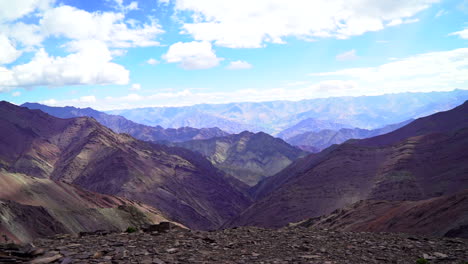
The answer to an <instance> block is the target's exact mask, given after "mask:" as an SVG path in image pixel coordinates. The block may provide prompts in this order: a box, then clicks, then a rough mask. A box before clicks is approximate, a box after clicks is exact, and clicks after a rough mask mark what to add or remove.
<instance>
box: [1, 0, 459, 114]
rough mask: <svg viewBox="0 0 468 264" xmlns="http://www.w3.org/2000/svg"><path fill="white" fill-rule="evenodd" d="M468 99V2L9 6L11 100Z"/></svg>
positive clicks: (35, 0)
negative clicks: (411, 95) (423, 95)
mask: <svg viewBox="0 0 468 264" xmlns="http://www.w3.org/2000/svg"><path fill="white" fill-rule="evenodd" d="M453 89H468V0H379V1H375V0H159V1H158V0H136V1H135V0H15V1H11V0H0V100H8V101H10V102H14V103H17V104H21V103H24V102H41V103H45V104H48V105H57V106H63V105H74V106H78V107H87V106H90V107H93V108H96V109H101V110H107V109H118V108H134V107H142V106H173V105H191V104H196V103H224V102H233V101H234V102H235V101H266V100H279V99H281V100H300V99H305V98H317V97H329V96H348V95H351V96H357V95H376V94H383V93H396V92H407V91H409V92H420V91H447V90H453Z"/></svg>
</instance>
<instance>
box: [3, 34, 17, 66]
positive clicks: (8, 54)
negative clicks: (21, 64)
mask: <svg viewBox="0 0 468 264" xmlns="http://www.w3.org/2000/svg"><path fill="white" fill-rule="evenodd" d="M21 53H22V52H21V51H19V50H17V49H16V48H15V46H13V43H11V41H10V40H9V39H8V38H7V37H6V36H5V35H2V34H0V65H1V64H8V63H11V62H14V61H15V60H16V59H17V58H18V57H19V56H21Z"/></svg>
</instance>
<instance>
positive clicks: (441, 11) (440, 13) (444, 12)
mask: <svg viewBox="0 0 468 264" xmlns="http://www.w3.org/2000/svg"><path fill="white" fill-rule="evenodd" d="M446 14H448V11H446V10H444V9H441V10H439V12H437V14H436V15H435V17H441V16H443V15H446Z"/></svg>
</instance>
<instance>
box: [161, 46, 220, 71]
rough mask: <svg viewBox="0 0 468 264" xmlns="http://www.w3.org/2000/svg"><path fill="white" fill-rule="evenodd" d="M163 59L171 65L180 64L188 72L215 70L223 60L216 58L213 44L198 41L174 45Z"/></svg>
mask: <svg viewBox="0 0 468 264" xmlns="http://www.w3.org/2000/svg"><path fill="white" fill-rule="evenodd" d="M162 58H163V59H164V60H165V61H167V62H169V63H179V65H180V67H182V68H183V69H186V70H196V69H197V70H198V69H209V68H213V67H216V66H218V65H219V62H220V61H221V60H223V59H222V58H218V57H216V54H215V52H214V50H213V49H212V47H211V43H209V42H198V41H192V42H186V43H183V42H177V43H175V44H172V45H171V46H170V47H169V50H168V51H167V53H166V54H164V55H163V56H162Z"/></svg>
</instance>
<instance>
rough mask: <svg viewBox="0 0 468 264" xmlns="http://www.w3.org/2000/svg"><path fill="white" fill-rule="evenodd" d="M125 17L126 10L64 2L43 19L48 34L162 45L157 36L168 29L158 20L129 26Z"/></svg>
mask: <svg viewBox="0 0 468 264" xmlns="http://www.w3.org/2000/svg"><path fill="white" fill-rule="evenodd" d="M124 18H125V15H124V14H123V13H114V12H95V13H89V12H87V11H85V10H81V9H77V8H75V7H71V6H66V5H63V6H59V7H56V8H53V9H49V10H47V11H46V12H45V13H44V16H43V18H42V19H41V20H40V25H41V28H42V30H43V32H44V33H45V34H46V35H47V36H63V37H66V38H69V39H74V40H87V39H94V40H100V41H103V42H105V43H107V44H108V45H109V46H110V47H117V48H129V47H148V46H158V45H159V42H158V41H156V40H155V39H156V37H157V35H159V34H161V33H162V32H164V31H163V30H162V29H161V26H160V25H159V24H157V23H156V21H152V22H151V24H144V25H137V26H135V27H129V26H128V24H126V23H125V20H124ZM77 21H79V23H77Z"/></svg>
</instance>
